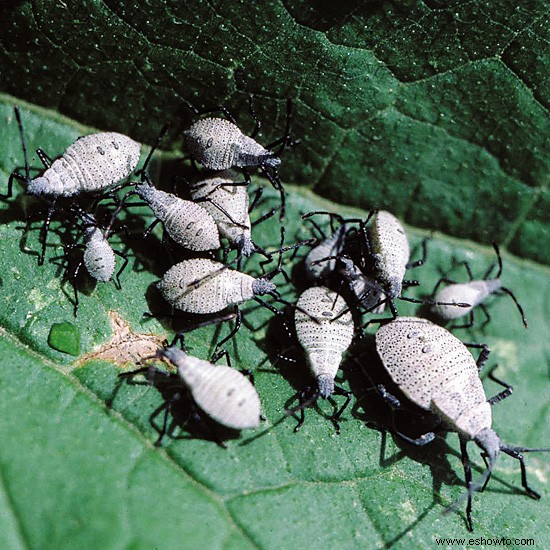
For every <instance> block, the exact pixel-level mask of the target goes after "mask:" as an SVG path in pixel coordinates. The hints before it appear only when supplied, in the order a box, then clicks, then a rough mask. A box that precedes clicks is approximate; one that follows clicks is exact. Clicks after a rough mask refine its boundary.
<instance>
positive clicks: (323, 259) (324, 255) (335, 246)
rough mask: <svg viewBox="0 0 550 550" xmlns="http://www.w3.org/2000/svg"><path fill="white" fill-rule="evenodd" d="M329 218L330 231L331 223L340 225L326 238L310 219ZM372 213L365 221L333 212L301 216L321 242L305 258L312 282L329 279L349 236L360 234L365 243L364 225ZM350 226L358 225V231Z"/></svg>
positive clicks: (371, 213)
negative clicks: (313, 229) (314, 217)
mask: <svg viewBox="0 0 550 550" xmlns="http://www.w3.org/2000/svg"><path fill="white" fill-rule="evenodd" d="M319 214H321V215H325V216H329V218H330V223H331V229H332V227H333V225H332V224H333V221H334V220H336V221H337V222H338V223H339V224H340V225H339V226H338V227H337V228H336V229H332V233H331V234H330V235H329V236H326V235H325V233H324V232H323V230H322V229H321V228H320V227H319V226H318V225H317V224H316V223H315V222H314V221H313V220H312V219H311V218H312V216H315V215H319ZM373 214H374V212H370V213H369V216H368V217H367V219H366V220H362V219H358V218H344V217H342V216H340V215H339V214H336V213H334V212H323V211H316V212H308V213H307V214H304V215H302V219H304V220H309V222H310V223H311V224H313V226H314V227H315V229H317V231H318V232H319V233H320V234H321V236H322V240H321V241H320V242H318V243H317V245H316V246H315V247H313V248H312V249H311V250H310V251H309V253H308V255H307V256H306V260H305V264H306V272H307V274H308V276H309V277H310V278H311V279H312V280H317V281H318V280H322V279H327V278H328V277H330V275H331V274H333V273H334V271H335V269H336V263H337V261H338V260H339V259H340V258H341V257H342V254H343V250H344V248H345V246H346V242H347V239H348V237H349V236H350V234H352V233H362V234H363V235H364V236H365V239H364V240H363V241H366V230H365V228H366V225H367V223H368V221H369V220H370V218H371V216H372V215H373ZM352 224H358V226H359V229H357V228H355V227H352V226H351V225H352Z"/></svg>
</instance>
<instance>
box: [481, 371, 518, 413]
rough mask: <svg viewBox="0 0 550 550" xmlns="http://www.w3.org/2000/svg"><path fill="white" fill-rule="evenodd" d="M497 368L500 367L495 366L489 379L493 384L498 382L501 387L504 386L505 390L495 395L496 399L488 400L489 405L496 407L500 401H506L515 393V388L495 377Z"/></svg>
mask: <svg viewBox="0 0 550 550" xmlns="http://www.w3.org/2000/svg"><path fill="white" fill-rule="evenodd" d="M497 367H498V365H495V366H494V367H493V368H492V369H491V371H490V372H489V374H488V375H487V377H488V378H489V379H490V380H492V381H493V382H496V383H497V384H500V385H501V386H503V387H504V390H503V391H501V392H500V393H498V394H497V395H495V396H494V397H491V398H490V399H487V403H489V405H494V404H495V403H498V402H499V401H502V400H503V399H506V398H507V397H509V396H510V395H512V392H513V391H514V388H513V387H512V386H511V385H510V384H508V383H506V382H504V381H503V380H501V379H500V378H497V377H496V376H495V375H494V371H495V369H496V368H497Z"/></svg>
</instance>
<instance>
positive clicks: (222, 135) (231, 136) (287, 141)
mask: <svg viewBox="0 0 550 550" xmlns="http://www.w3.org/2000/svg"><path fill="white" fill-rule="evenodd" d="M249 107H250V112H251V114H252V116H253V118H254V120H255V122H256V127H255V129H254V131H253V132H252V134H251V135H250V136H247V135H245V134H243V132H242V131H241V130H240V128H239V127H238V126H237V125H236V124H235V121H234V120H233V117H231V115H230V114H229V113H228V111H227V110H226V109H216V110H221V111H222V112H223V113H224V114H225V115H226V116H227V117H228V118H229V119H230V120H227V119H224V118H214V117H208V118H203V119H200V120H198V121H197V122H195V123H194V124H192V125H191V127H190V128H188V129H187V130H186V131H185V132H184V133H183V140H184V143H183V145H184V149H185V150H186V152H187V153H188V154H189V155H190V157H191V159H193V160H194V161H197V162H199V163H200V164H202V165H203V166H204V167H205V168H207V169H209V170H227V169H229V168H242V169H244V176H245V179H246V182H247V183H249V182H250V175H249V174H248V172H246V168H247V167H256V166H257V167H259V168H260V169H261V170H262V172H263V174H264V175H265V176H266V177H267V178H268V179H269V182H270V183H271V185H272V186H273V187H274V188H275V189H276V190H277V191H279V194H280V198H281V216H280V218H281V220H282V219H284V216H285V193H284V189H283V185H282V183H281V181H280V179H279V176H278V173H277V168H278V167H279V165H280V164H281V159H280V158H279V155H280V154H281V152H282V151H283V149H284V148H285V147H286V146H288V145H292V144H294V143H295V142H293V141H292V140H291V138H290V116H291V111H292V102H291V101H290V100H288V101H287V120H286V129H285V134H284V136H283V137H282V138H280V139H278V140H276V141H275V142H273V143H271V144H269V145H268V146H267V147H263V146H262V145H260V144H259V143H258V142H257V141H256V140H255V139H254V138H255V137H256V135H257V134H258V132H259V131H260V128H261V124H260V121H259V119H258V117H257V116H256V114H255V113H254V111H253V109H252V99H251V98H250V101H249ZM194 110H195V112H197V113H198V111H197V110H196V109H194ZM277 145H280V148H279V150H278V151H277V152H274V151H272V150H271V149H272V148H273V147H275V146H277Z"/></svg>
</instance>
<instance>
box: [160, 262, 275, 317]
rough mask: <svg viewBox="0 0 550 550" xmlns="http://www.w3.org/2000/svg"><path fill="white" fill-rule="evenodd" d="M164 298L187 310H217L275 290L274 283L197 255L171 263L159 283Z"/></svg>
mask: <svg viewBox="0 0 550 550" xmlns="http://www.w3.org/2000/svg"><path fill="white" fill-rule="evenodd" d="M157 287H158V289H159V290H160V292H161V293H162V295H163V297H164V299H165V300H166V301H167V302H168V303H169V304H170V305H172V306H173V307H175V308H176V309H179V310H181V311H184V312H186V313H198V314H208V313H217V312H219V311H222V310H224V309H226V308H227V307H229V306H232V305H237V304H240V303H241V302H245V301H246V300H253V299H258V298H257V297H258V296H261V295H263V294H273V293H275V283H273V282H272V281H271V280H270V279H269V278H267V277H264V278H260V279H255V278H254V277H252V276H250V275H247V274H246V273H241V272H239V271H235V270H234V269H230V268H227V267H226V266H224V265H223V264H221V263H219V262H215V261H213V260H208V259H203V258H196V259H192V260H184V261H183V262H180V263H178V264H176V265H174V266H172V267H171V268H170V269H169V270H168V271H167V272H166V273H165V274H164V277H163V278H162V280H161V281H160V282H159V283H158V284H157Z"/></svg>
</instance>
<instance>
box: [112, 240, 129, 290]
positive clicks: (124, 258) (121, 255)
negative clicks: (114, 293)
mask: <svg viewBox="0 0 550 550" xmlns="http://www.w3.org/2000/svg"><path fill="white" fill-rule="evenodd" d="M113 252H114V253H115V254H116V255H117V256H120V257H121V258H122V259H123V260H124V263H123V264H122V267H121V268H120V269H119V270H118V272H117V274H116V276H115V281H116V284H117V286H118V289H119V290H120V289H121V288H122V285H121V284H120V275H121V274H122V272H123V271H124V270H125V269H126V266H127V265H128V256H127V255H126V254H125V253H124V252H120V251H119V250H114V249H113Z"/></svg>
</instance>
